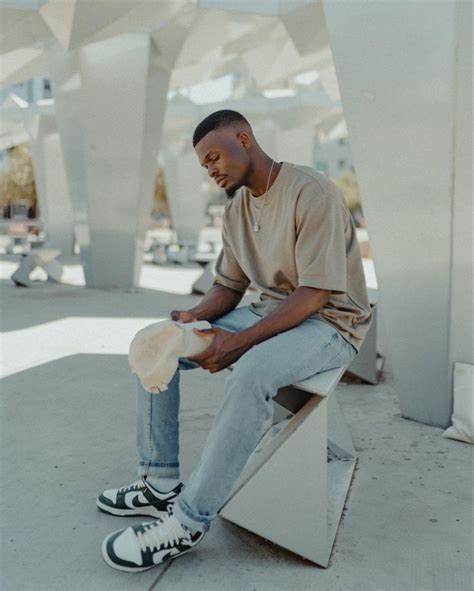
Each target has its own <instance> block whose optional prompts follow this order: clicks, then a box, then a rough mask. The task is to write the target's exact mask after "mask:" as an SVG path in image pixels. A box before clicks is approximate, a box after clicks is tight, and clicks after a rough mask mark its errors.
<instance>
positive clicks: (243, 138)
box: [239, 131, 252, 150]
mask: <svg viewBox="0 0 474 591" xmlns="http://www.w3.org/2000/svg"><path fill="white" fill-rule="evenodd" d="M239 142H240V145H241V146H242V147H243V148H245V149H246V150H248V149H249V148H250V145H251V143H252V141H251V139H250V135H249V134H248V133H247V132H246V131H241V132H240V133H239Z"/></svg>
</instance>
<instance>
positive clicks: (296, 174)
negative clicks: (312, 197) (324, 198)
mask: <svg viewBox="0 0 474 591" xmlns="http://www.w3.org/2000/svg"><path fill="white" fill-rule="evenodd" d="M286 166H287V171H288V176H289V177H290V178H291V179H292V181H293V182H294V183H295V184H296V185H297V186H298V187H299V188H300V189H303V188H310V189H312V190H313V191H315V193H319V194H327V193H332V192H333V191H334V189H335V188H336V185H335V184H334V182H333V181H332V180H331V179H330V178H329V177H328V176H327V175H326V174H324V173H323V172H318V171H317V170H314V168H311V167H310V166H305V165H302V164H294V163H292V162H287V163H286Z"/></svg>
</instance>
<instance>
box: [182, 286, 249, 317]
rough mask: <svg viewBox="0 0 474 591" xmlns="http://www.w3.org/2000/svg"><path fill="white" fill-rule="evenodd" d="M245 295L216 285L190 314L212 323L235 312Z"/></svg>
mask: <svg viewBox="0 0 474 591" xmlns="http://www.w3.org/2000/svg"><path fill="white" fill-rule="evenodd" d="M243 295H244V294H243V293H240V292H239V291H235V290H234V289H230V288H228V287H224V286H223V285H220V284H219V283H216V284H214V285H213V286H212V287H211V289H210V290H209V291H208V292H207V293H206V295H205V296H204V297H203V299H202V300H201V301H200V303H199V304H198V305H197V306H195V307H194V308H191V309H190V310H189V312H191V313H192V314H194V316H195V317H196V318H197V319H198V320H207V321H208V322H211V321H212V320H215V319H216V318H220V317H221V316H224V314H227V313H228V312H231V311H232V310H234V308H236V307H237V305H238V303H239V302H240V300H241V299H242V298H243Z"/></svg>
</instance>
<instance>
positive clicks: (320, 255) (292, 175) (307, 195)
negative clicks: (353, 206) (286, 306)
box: [214, 162, 371, 350]
mask: <svg viewBox="0 0 474 591" xmlns="http://www.w3.org/2000/svg"><path fill="white" fill-rule="evenodd" d="M263 201H264V195H261V196H260V197H254V196H253V195H252V194H251V192H250V191H249V190H248V189H247V188H246V187H243V188H242V189H241V190H240V191H239V193H238V194H237V195H236V196H235V197H234V198H233V199H231V200H229V202H228V203H227V204H226V208H225V212H224V222H223V229H222V241H223V245H222V250H221V252H220V253H219V256H218V258H217V261H216V267H215V278H214V283H220V284H221V285H224V286H225V287H230V288H231V289H234V290H236V291H240V292H242V293H245V291H246V289H247V287H248V286H249V285H250V283H252V285H253V286H254V287H255V288H256V289H257V290H259V291H260V292H261V294H260V301H258V302H255V303H253V304H251V309H252V310H253V311H254V312H256V313H257V314H258V315H260V316H266V315H267V314H269V313H270V312H273V310H275V309H276V308H277V307H278V305H279V303H281V301H283V300H284V299H285V298H286V297H287V296H288V295H290V294H291V293H292V292H293V291H294V290H295V289H296V288H297V287H301V286H306V287H317V288H320V289H330V290H331V291H332V294H331V298H330V300H329V302H328V303H327V304H325V305H324V306H323V307H322V308H320V309H319V310H318V312H316V313H315V314H313V316H312V318H319V319H321V320H324V321H326V322H328V323H329V324H331V325H333V326H334V327H335V328H336V329H337V330H338V331H339V332H340V333H341V335H342V336H343V337H344V338H345V339H346V340H347V341H349V343H351V344H352V345H353V346H354V347H355V348H356V349H357V350H359V349H360V346H361V344H362V342H363V340H364V338H365V335H366V333H367V331H368V329H369V326H370V322H371V311H370V306H369V303H368V297H367V287H366V283H365V276H364V270H363V267H362V259H361V255H360V250H359V244H358V242H357V236H356V229H355V225H354V222H353V220H352V217H351V214H350V212H349V208H348V207H347V203H346V200H345V199H344V196H343V194H342V192H341V190H340V189H339V188H338V187H337V186H336V185H335V184H334V183H333V182H332V181H331V180H330V179H329V178H327V177H325V176H324V175H323V174H320V173H318V172H316V171H314V170H313V169H312V168H309V167H307V166H298V165H295V164H290V163H288V162H283V163H282V166H281V168H280V171H279V173H278V176H277V177H276V179H275V181H274V183H273V185H272V186H271V187H270V189H269V191H268V193H267V200H266V203H265V206H264V208H263V210H262V211H261V208H262V204H263ZM260 211H261V217H260V222H259V223H260V231H259V232H255V231H254V230H253V226H254V225H255V222H256V220H257V219H258V217H259V215H260V213H259V212H260Z"/></svg>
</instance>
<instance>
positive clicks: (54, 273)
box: [11, 248, 63, 287]
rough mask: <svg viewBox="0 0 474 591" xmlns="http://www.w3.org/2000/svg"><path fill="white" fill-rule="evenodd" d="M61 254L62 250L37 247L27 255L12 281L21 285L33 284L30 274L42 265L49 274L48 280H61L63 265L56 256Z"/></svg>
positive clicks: (28, 285)
mask: <svg viewBox="0 0 474 591" xmlns="http://www.w3.org/2000/svg"><path fill="white" fill-rule="evenodd" d="M60 254H61V251H60V250H53V249H46V248H44V249H35V250H32V251H31V252H30V253H28V254H27V255H25V256H24V257H23V259H22V261H21V263H20V266H19V267H18V269H17V270H16V271H15V272H14V273H13V275H12V277H11V278H12V281H13V282H14V283H15V284H16V285H19V286H21V287H31V286H32V285H33V282H32V280H31V279H30V275H31V273H32V271H34V269H36V268H37V267H41V268H42V269H44V270H45V271H46V273H47V274H48V281H57V282H58V283H59V282H60V281H61V276H62V273H63V268H62V265H61V264H60V263H59V261H57V260H56V258H57V257H58V256H59V255H60Z"/></svg>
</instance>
